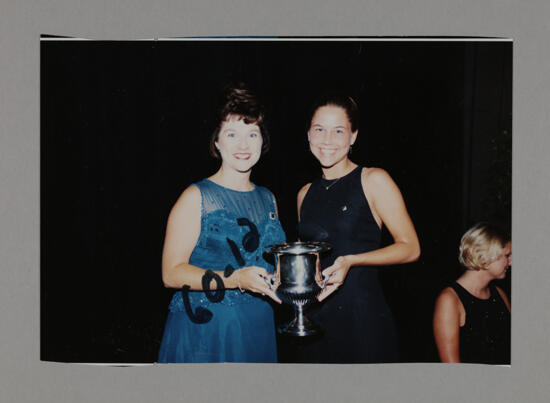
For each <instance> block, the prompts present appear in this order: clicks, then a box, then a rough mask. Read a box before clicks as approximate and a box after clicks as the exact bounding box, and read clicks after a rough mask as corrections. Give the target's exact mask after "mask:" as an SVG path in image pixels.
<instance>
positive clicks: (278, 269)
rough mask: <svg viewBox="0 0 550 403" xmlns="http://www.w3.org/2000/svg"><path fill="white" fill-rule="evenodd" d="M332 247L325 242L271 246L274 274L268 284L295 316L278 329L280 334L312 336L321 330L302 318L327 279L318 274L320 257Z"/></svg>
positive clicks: (269, 250) (319, 272)
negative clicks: (289, 306)
mask: <svg viewBox="0 0 550 403" xmlns="http://www.w3.org/2000/svg"><path fill="white" fill-rule="evenodd" d="M330 249H331V246H330V245H329V244H328V243H326V242H292V243H282V244H276V245H270V246H268V247H267V252H268V253H271V254H273V255H274V256H275V274H274V276H273V277H272V279H271V281H270V283H269V285H270V287H271V288H272V289H273V290H275V293H276V294H277V296H278V297H279V298H280V299H281V301H283V302H284V303H285V304H289V305H293V306H294V313H295V317H294V319H292V320H291V321H290V322H288V323H286V324H284V325H281V326H279V327H278V329H277V330H278V331H279V333H283V334H287V335H292V336H311V335H314V334H317V333H319V332H320V328H319V327H318V326H317V325H316V324H314V323H313V322H311V321H310V320H309V319H308V318H307V317H306V316H305V315H304V311H303V309H304V306H306V305H307V304H309V303H311V302H313V301H316V299H317V296H318V295H319V293H320V292H321V290H322V289H323V288H325V285H326V283H327V280H328V278H326V279H323V278H322V275H321V262H320V259H319V255H320V254H321V253H322V252H325V251H328V250H330Z"/></svg>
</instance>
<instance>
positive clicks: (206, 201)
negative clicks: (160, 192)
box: [158, 179, 285, 363]
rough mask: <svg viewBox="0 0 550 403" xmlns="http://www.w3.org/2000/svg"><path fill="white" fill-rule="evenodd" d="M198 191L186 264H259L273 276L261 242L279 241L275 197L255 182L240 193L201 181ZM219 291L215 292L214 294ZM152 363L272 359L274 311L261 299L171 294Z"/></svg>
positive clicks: (226, 293) (226, 267)
mask: <svg viewBox="0 0 550 403" xmlns="http://www.w3.org/2000/svg"><path fill="white" fill-rule="evenodd" d="M194 185H195V186H197V187H198V188H199V190H200V192H201V200H202V206H201V232H200V235H199V238H198V240H197V244H196V246H195V249H194V250H193V253H192V254H191V257H190V259H189V263H190V264H192V265H194V266H197V267H200V268H203V269H207V270H220V271H224V276H229V275H230V273H231V272H233V271H234V270H239V269H241V268H243V267H247V266H259V267H263V268H265V269H266V270H267V271H268V272H270V273H273V269H274V268H273V266H272V265H271V264H269V263H268V262H267V261H266V260H265V259H264V257H263V253H264V251H265V249H264V248H265V246H267V245H270V244H273V243H280V242H284V241H285V233H284V231H283V229H282V227H281V223H280V222H279V219H278V218H277V214H276V210H275V201H274V197H273V195H272V194H271V192H270V191H269V190H267V189H266V188H264V187H261V186H254V189H253V190H251V191H247V192H242V191H236V190H232V189H228V188H226V187H223V186H220V185H218V184H216V183H214V182H212V181H210V180H208V179H203V180H202V181H200V182H198V183H195V184H194ZM220 293H221V294H220ZM169 310H170V312H169V313H168V318H167V320H166V325H165V328H164V334H163V338H162V342H161V345H160V351H159V358H158V362H160V363H169V362H172V363H184V362H276V361H277V348H276V344H275V325H274V319H273V310H272V307H271V304H270V302H269V301H268V298H267V297H262V296H259V295H257V294H252V293H248V292H245V293H241V292H240V291H239V290H238V289H227V290H223V291H210V292H208V293H206V292H205V291H186V290H183V291H177V292H176V293H175V294H174V296H173V298H172V301H171V303H170V306H169Z"/></svg>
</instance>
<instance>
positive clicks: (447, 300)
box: [436, 286, 461, 308]
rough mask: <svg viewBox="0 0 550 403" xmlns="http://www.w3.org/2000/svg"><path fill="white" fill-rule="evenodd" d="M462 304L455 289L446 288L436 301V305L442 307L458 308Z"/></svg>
mask: <svg viewBox="0 0 550 403" xmlns="http://www.w3.org/2000/svg"><path fill="white" fill-rule="evenodd" d="M460 304H461V302H460V297H459V296H458V294H457V293H456V291H455V290H454V289H453V287H451V286H449V287H445V288H444V289H443V290H442V291H441V293H440V294H439V296H438V297H437V300H436V305H437V306H440V307H448V308H452V307H458V306H459V305H460Z"/></svg>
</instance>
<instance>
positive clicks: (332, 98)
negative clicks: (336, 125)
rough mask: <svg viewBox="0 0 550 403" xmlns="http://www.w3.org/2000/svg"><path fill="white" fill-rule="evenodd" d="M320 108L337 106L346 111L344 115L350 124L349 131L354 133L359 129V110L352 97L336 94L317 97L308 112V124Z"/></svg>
mask: <svg viewBox="0 0 550 403" xmlns="http://www.w3.org/2000/svg"><path fill="white" fill-rule="evenodd" d="M322 106H339V107H340V108H342V109H343V110H344V111H346V115H347V116H348V120H349V122H350V124H351V131H352V132H355V131H356V130H358V129H359V108H358V107H357V104H356V103H355V101H354V100H353V98H352V97H350V96H348V95H343V94H338V93H327V94H324V95H322V96H320V97H318V98H317V99H316V100H315V101H314V102H313V105H312V106H311V109H310V112H309V122H310V124H311V120H312V119H313V115H315V112H316V111H317V109H319V108H320V107H322Z"/></svg>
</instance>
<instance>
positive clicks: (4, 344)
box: [0, 0, 550, 402]
mask: <svg viewBox="0 0 550 403" xmlns="http://www.w3.org/2000/svg"><path fill="white" fill-rule="evenodd" d="M319 3H320V2H319ZM549 17H550V5H549V4H548V3H547V2H546V1H544V0H540V1H521V2H520V1H505V0H500V1H497V0H493V1H484V2H480V1H461V2H457V1H436V0H433V1H425V0H419V1H416V2H408V1H386V2H380V1H379V2H361V1H339V2H338V3H336V2H334V3H333V4H330V5H329V4H317V3H316V2H312V1H304V0H302V1H280V2H269V1H265V0H263V1H256V2H253V1H246V2H245V1H231V2H223V1H218V2H214V1H204V0H203V1H193V2H190V1H167V0H157V1H151V0H136V1H103V0H102V1H93V2H92V1H87V2H75V1H72V0H63V1H61V0H59V1H48V2H44V1H37V0H34V1H25V2H23V1H21V2H16V1H12V0H1V2H0V75H1V77H0V184H1V186H2V191H1V193H0V226H1V228H2V231H1V232H0V256H1V257H2V259H1V261H2V267H1V270H0V273H1V279H2V281H1V282H0V284H1V286H0V287H1V291H0V307H1V308H0V310H1V312H2V321H1V322H0V323H1V324H2V327H1V330H0V363H1V364H0V368H1V372H0V401H2V402H34V401H43V402H95V401H116V402H118V401H120V402H126V401H127V402H151V401H167V400H178V401H186V402H195V401H207V402H208V401H212V402H214V401H245V402H253V401H278V402H281V401H282V402H286V401H292V402H302V401H340V402H348V401H373V402H386V401H388V402H394V401H406V402H416V401H418V402H420V401H422V402H432V401H433V402H441V401H445V402H454V401H457V402H458V401H480V402H481V401H483V402H491V401H495V402H496V401H499V402H517V401H527V402H546V401H548V397H547V393H548V392H549V391H550V387H549V386H548V382H547V381H548V369H549V368H548V367H549V365H548V361H549V355H550V354H549V353H550V346H549V342H548V339H549V337H548V335H549V334H550V332H549V330H550V329H549V327H550V320H549V319H550V314H549V313H548V309H547V307H548V306H550V297H549V293H548V290H549V288H550V273H548V271H547V270H548V264H547V262H546V259H545V249H546V248H547V244H548V241H547V238H546V236H547V235H548V234H549V233H550V231H549V230H548V229H547V227H548V225H549V224H550V219H549V215H548V213H546V210H547V206H548V205H549V204H550V203H549V202H550V200H549V199H550V193H549V191H548V189H549V188H550V186H549V185H550V175H549V174H548V171H547V170H548V169H549V168H550V166H549V164H548V162H547V161H548V157H547V152H548V150H550V140H549V135H548V131H549V130H548V129H549V126H550V125H549V123H550V113H549V111H548V105H549V104H550V102H549V101H550V99H549V98H550V79H549V78H548V72H549V71H550V58H549V52H550V47H549V46H548V44H547V40H548V38H550V24H549V23H548V20H549ZM40 34H53V35H67V36H73V37H83V38H92V39H141V38H153V37H169V36H201V35H208V36H212V35H291V36H292V35H306V36H313V35H343V36H356V35H374V36H380V35H397V36H402V35H403V36H405V35H421V36H424V35H429V36H441V35H444V36H478V35H481V36H499V37H511V38H513V39H514V116H513V118H514V124H513V128H514V131H513V138H514V140H513V147H514V148H513V240H514V258H513V259H514V268H515V273H517V274H516V275H515V276H514V282H513V294H514V300H513V311H514V313H513V328H512V337H513V346H512V366H511V368H504V367H503V368H498V367H486V366H481V365H460V366H458V365H443V364H393V365H381V364H377V365H330V366H320V365H319V366H315V365H313V366H311V365H308V366H305V365H282V364H279V365H265V364H263V365H262V364H248V365H237V364H210V365H192V366H190V365H180V366H176V365H165V366H145V367H130V368H120V367H102V366H89V365H77V364H58V363H45V362H44V363H43V362H40V361H39V329H40V328H39V280H40V277H39V273H40V272H39V257H40V249H39V217H40V216H39V206H40V198H39V156H40V143H39V128H40V124H39V123H40V120H39V118H40V110H39V37H40ZM75 270H78V262H75ZM67 320H70V318H67Z"/></svg>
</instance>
